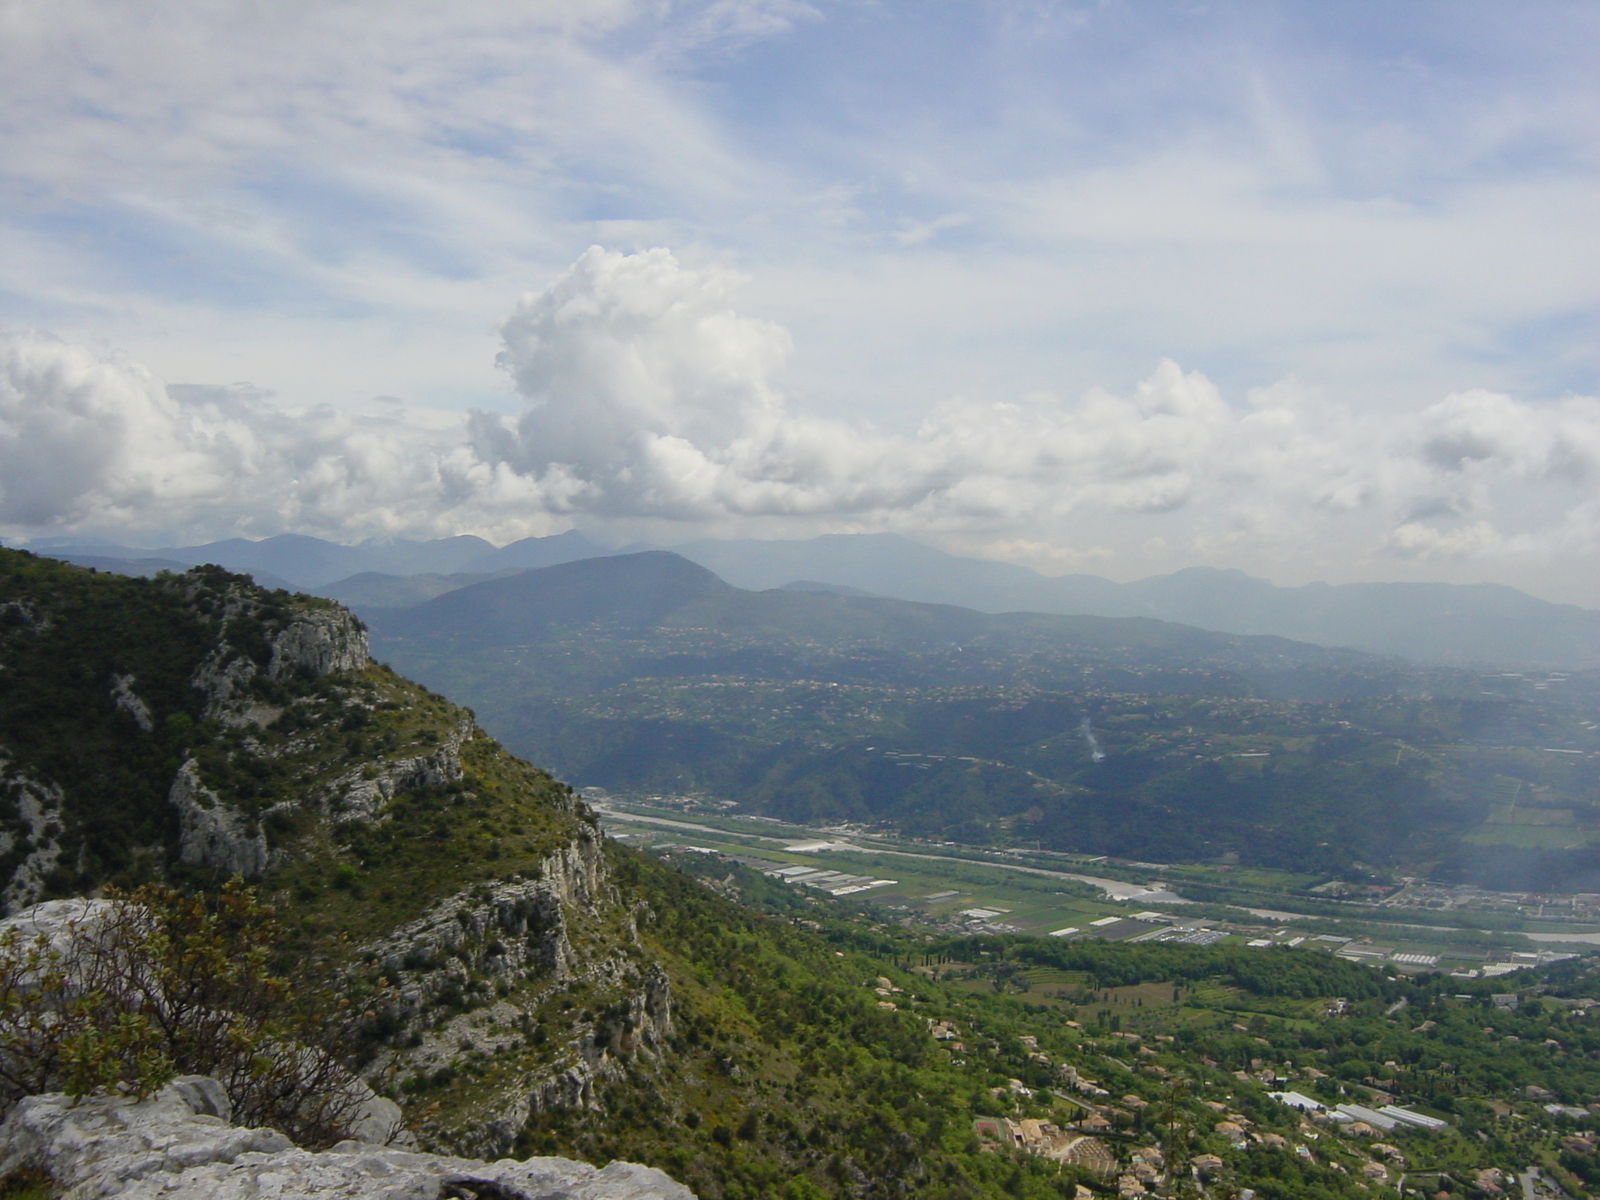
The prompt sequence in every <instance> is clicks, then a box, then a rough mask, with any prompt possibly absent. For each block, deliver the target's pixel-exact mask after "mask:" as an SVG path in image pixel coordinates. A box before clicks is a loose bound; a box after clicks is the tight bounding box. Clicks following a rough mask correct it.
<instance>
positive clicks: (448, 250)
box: [0, 0, 1600, 605]
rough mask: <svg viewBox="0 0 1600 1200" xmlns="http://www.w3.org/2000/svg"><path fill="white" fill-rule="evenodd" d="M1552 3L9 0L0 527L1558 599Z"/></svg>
mask: <svg viewBox="0 0 1600 1200" xmlns="http://www.w3.org/2000/svg"><path fill="white" fill-rule="evenodd" d="M1597 26H1600V10H1597V9H1596V8H1595V7H1594V6H1593V5H1592V4H1563V3H1555V2H1550V3H1540V4H1536V5H1517V6H1512V5H1506V4H1499V3H1476V4H1475V3H1470V2H1453V3H1431V4H1430V3H1414V4H1405V5H1396V4H1392V3H1340V4H1336V5H1330V4H1327V3H1272V2H1269V0H1256V2H1253V3H1244V2H1240V3H1158V2H1151V3H1139V4H1119V3H1059V4H1058V3H1015V4H1008V3H998V2H994V3H971V4H894V3H865V2H862V3H856V2H849V0H845V2H841V3H816V4H801V3H793V2H790V0H747V2H739V0H723V2H709V3H695V4H676V3H670V2H666V0H656V2H652V3H645V2H642V0H640V2H631V0H590V2H588V3H571V4H563V3H543V4H539V3H535V4H527V3H516V4H513V3H470V2H464V3H457V4H451V5H448V6H446V5H442V4H423V3H410V2H389V3H381V4H380V3H375V2H349V0H346V2H342V3H341V2H337V0H335V2H332V3H322V4H310V3H292V4H291V3H285V4H277V5H268V6H261V5H255V4H249V3H244V2H243V0H237V2H228V0H208V2H205V3H200V2H192V0H191V2H181V0H169V2H166V3H152V4H149V5H138V6H130V5H119V4H113V3H110V2H109V0H94V2H83V0H52V2H50V3H42V2H39V0H13V2H12V3H11V4H9V5H8V6H7V7H6V8H5V9H4V10H3V11H0V139H3V141H0V330H4V331H5V333H6V336H7V337H8V338H9V341H8V342H7V343H6V346H7V349H5V350H4V354H5V357H4V358H3V359H0V365H3V367H4V370H3V372H0V531H3V532H4V533H6V534H7V535H8V536H11V537H13V538H22V537H29V536H39V535H42V534H55V535H59V534H63V533H67V534H79V535H83V536H89V535H111V536H118V537H122V538H124V539H127V540H143V541H145V542H146V543H152V542H158V541H162V540H166V539H167V538H172V537H185V538H187V537H194V538H200V537H210V536H223V535H228V534H233V533H239V534H243V535H245V536H263V535H266V534H270V533H275V532H280V531H283V530H286V529H294V530H299V531H303V532H310V533H318V534H321V535H323V536H335V537H342V538H345V539H347V540H354V539H356V538H359V537H366V536H428V535H433V534H439V533H452V532H475V533H480V534H484V535H486V536H490V537H494V538H498V539H502V540H504V539H507V538H510V537H513V536H519V535H522V534H526V533H544V532H555V531H559V530H560V529H562V528H567V527H570V526H572V525H574V524H576V525H578V526H580V527H583V528H585V529H586V530H589V531H591V532H593V533H595V534H596V535H598V536H602V537H612V538H616V539H627V538H632V537H637V536H643V537H650V538H653V539H655V540H658V541H663V542H671V541H673V540H677V539H680V538H689V537H693V536H697V535H700V534H705V533H711V534H722V535H732V534H738V535H747V536H804V535H806V534H809V533H819V532H827V531H837V530H867V529H883V528H893V529H897V530H899V531H901V532H905V533H908V534H911V535H913V536H919V537H924V538H926V539H928V540H931V541H936V542H939V543H940V544H943V545H946V546H949V547H950V548H952V549H957V550H961V551H964V552H969V553H983V554H991V555H995V556H999V557H1006V558H1010V559H1013V560H1016V561H1022V562H1027V563H1029V564H1030V565H1035V566H1038V567H1040V568H1041V569H1044V570H1047V571H1064V570H1093V571H1098V572H1101V573H1106V574H1111V575H1114V576H1118V577H1124V578H1126V577H1132V576H1136V575H1139V574H1145V573H1150V572H1153V571H1158V570H1169V569H1173V568H1175V567H1180V566H1185V565H1190V564H1192V563H1196V562H1208V563H1214V564H1217V565H1228V566H1241V567H1244V568H1246V569H1248V570H1252V571H1254V572H1256V573H1258V574H1263V575H1267V576H1269V577H1272V578H1276V579H1280V580H1282V581H1285V582H1295V581H1299V580H1303V579H1310V578H1328V579H1346V578H1447V579H1458V580H1471V579H1503V580H1506V581H1508V582H1517V583H1519V584H1521V585H1523V586H1529V587H1532V588H1534V589H1535V590H1539V591H1541V592H1542V593H1543V594H1547V595H1552V596H1558V597H1560V598H1563V599H1573V600H1578V601H1581V602H1584V603H1589V604H1593V605H1600V588H1597V586H1596V585H1594V584H1592V583H1591V582H1590V581H1591V580H1593V579H1595V578H1596V577H1597V576H1596V572H1595V569H1594V568H1595V567H1596V566H1597V565H1600V563H1597V562H1596V555H1597V547H1600V496H1597V494H1596V486H1595V481H1596V479H1597V478H1600V412H1597V409H1596V406H1595V403H1594V402H1593V399H1592V398H1593V397H1594V396H1595V395H1596V393H1597V391H1600V381H1597V379H1596V375H1597V370H1600V348H1597V336H1596V335H1597V321H1596V316H1597V308H1600V294H1597V293H1600V271H1597V270H1596V266H1597V265H1600V264H1597V259H1600V253H1597V252H1600V222H1597V221H1596V220H1595V219H1594V214H1595V213H1596V212H1600V153H1597V130H1600V121H1597V118H1600V83H1597V82H1596V80H1597V78H1600V72H1597V71H1596V70H1595V61H1594V59H1595V54H1594V47H1595V46H1596V45H1597V44H1600V28H1597ZM591 246H599V247H601V248H602V251H603V255H602V257H594V256H593V255H590V254H589V249H588V248H589V247H591ZM661 252H667V253H668V254H669V255H670V256H669V257H662V256H661ZM652 254H654V257H652ZM586 255H587V257H586ZM604 255H609V256H610V257H604ZM561 298H564V299H561ZM558 299H561V303H558V302H557V301H558ZM561 304H565V305H566V308H564V309H563V308H562V307H561ZM497 358H498V359H499V365H498V366H497ZM1164 364H1165V365H1164ZM175 384H182V385H186V386H185V387H183V388H180V389H176V390H174V391H168V390H167V387H168V385H175ZM234 385H244V386H234ZM474 412H475V413H476V414H477V415H476V416H473V415H471V414H473V413H474Z"/></svg>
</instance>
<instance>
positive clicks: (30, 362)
mask: <svg viewBox="0 0 1600 1200" xmlns="http://www.w3.org/2000/svg"><path fill="white" fill-rule="evenodd" d="M742 282H743V281H742V280H741V279H740V277H738V276H737V275H735V274H733V273H731V272H729V271H727V270H725V269H723V268H719V267H694V266H686V265H684V264H682V263H680V262H679V261H678V259H677V258H675V257H674V255H673V254H671V253H670V252H668V251H667V250H664V249H656V250H650V251H646V252H641V253H637V254H624V253H620V252H616V251H608V250H603V249H600V248H598V247H596V248H592V249H590V250H589V251H587V252H586V253H584V254H583V255H582V256H581V257H580V258H579V259H578V260H577V261H576V262H575V263H574V264H573V265H572V266H571V267H570V268H569V269H568V270H566V271H565V272H564V273H563V274H562V275H561V276H560V277H559V278H558V279H556V280H555V282H553V283H552V284H550V285H549V286H548V287H546V288H545V289H544V290H542V291H540V292H537V293H530V294H529V295H527V296H526V297H524V298H523V299H522V300H521V301H520V302H519V303H518V304H517V306H516V308H515V310H514V311H513V312H512V314H511V315H510V316H509V317H508V318H507V319H506V320H505V322H504V324H503V326H502V328H501V331H500V332H501V339H502V350H501V352H500V355H499V360H498V362H499V365H500V367H501V368H503V370H504V371H505V372H506V373H507V375H508V376H509V378H510V380H511V381H512V384H513V386H514V388H515V390H516V394H517V396H518V397H519V398H520V401H521V403H522V412H521V413H520V415H515V416H506V415H503V414H495V413H489V412H483V411H478V412H474V413H471V414H469V415H467V416H465V417H457V416H455V415H453V414H440V413H428V412H416V411H409V410H406V409H404V408H403V407H402V406H397V405H391V406H388V407H387V408H385V407H384V406H378V408H377V409H375V410H374V411H372V412H369V413H366V414H364V415H363V414H351V413H345V412H339V411H336V410H333V409H330V408H322V407H296V406H294V405H293V404H286V403H283V402H281V401H279V400H277V399H276V398H275V397H273V396H271V395H269V394H266V393H263V392H261V391H258V390H256V389H253V388H249V387H246V386H242V385H236V386H232V387H200V386H185V387H168V386H165V385H164V384H163V383H162V382H161V381H160V380H159V379H157V378H156V377H155V376H154V375H153V374H152V372H151V371H149V370H148V369H147V368H145V367H143V366H141V365H140V364H138V363H137V362H134V361H132V360H130V359H128V358H126V357H122V356H110V357H106V356H101V355H97V354H95V353H93V352H91V351H90V350H88V349H86V348H85V347H83V346H80V345H74V344H70V343H67V342H64V341H61V340H58V339H56V338H53V337H50V336H48V335H45V334H39V333H26V334H15V335H11V336H8V337H6V338H5V339H4V340H3V341H0V527H4V528H5V529H6V530H7V531H9V532H10V533H11V534H12V535H13V536H21V535H28V534H33V535H37V534H41V533H63V532H77V533H95V534H106V535H116V536H122V537H130V538H138V537H140V536H145V537H152V536H158V535H173V536H176V535H187V536H193V537H201V536H218V535H225V534H230V533H245V534H249V535H253V536H262V535H266V534H271V533H276V532H281V531H285V530H298V531H302V532H308V533H317V534H322V535H325V536H333V537H338V538H344V539H350V538H352V537H354V536H373V535H377V536H383V535H396V534H406V535H423V536H425V535H438V534H448V533H457V532H475V533H481V534H485V535H488V536H491V537H500V538H509V537H513V536H521V535H524V534H528V533H547V532H552V531H554V530H557V529H559V528H562V527H564V526H565V525H567V524H570V523H571V522H572V521H573V520H579V521H581V522H584V523H586V524H587V525H590V526H599V527H602V528H603V527H606V526H611V527H614V528H616V529H618V530H629V529H633V530H641V529H645V530H655V531H658V532H659V531H668V532H670V531H673V530H677V531H679V532H681V534H682V535H683V536H692V535H693V534H695V533H697V532H700V531H702V530H706V529H716V530H722V531H729V530H733V529H739V530H742V531H744V532H748V533H755V534H760V533H762V532H772V531H782V532H794V531H796V530H798V529H807V530H810V531H813V532H821V531H823V530H826V529H851V530H855V529H885V528H888V529H897V530H901V531H904V532H910V533H920V534H923V535H927V536H935V537H941V536H942V537H945V538H954V539H956V540H958V541H959V540H960V539H963V538H969V539H980V540H983V539H987V540H988V541H991V542H994V541H998V542H1008V541H1009V542H1010V543H1012V544H1013V545H1022V544H1025V543H1028V544H1033V545H1036V546H1043V547H1046V548H1049V547H1056V548H1058V549H1059V550H1061V551H1062V552H1063V553H1065V554H1067V555H1069V556H1070V554H1071V553H1072V552H1073V548H1074V547H1077V548H1078V549H1079V550H1088V549H1090V548H1092V546H1093V545H1094V544H1095V539H1096V538H1100V539H1101V540H1102V541H1103V540H1104V539H1105V538H1107V537H1122V538H1124V539H1126V538H1149V539H1155V540H1158V541H1160V542H1161V543H1162V544H1163V545H1165V546H1167V547H1169V548H1170V549H1171V551H1172V552H1173V553H1175V554H1178V555H1180V556H1181V557H1184V558H1187V559H1188V560H1190V561H1192V560H1194V559H1195V558H1201V559H1207V560H1217V559H1219V558H1222V559H1227V558H1229V557H1232V558H1239V557H1241V556H1249V555H1256V556H1260V555H1267V556H1269V557H1270V556H1272V555H1277V556H1279V557H1282V556H1283V555H1285V554H1288V553H1291V552H1293V548H1294V547H1296V546H1299V547H1302V548H1303V547H1304V546H1305V545H1306V544H1308V543H1319V542H1320V543H1338V544H1340V545H1342V546H1344V547H1346V549H1347V550H1348V551H1349V552H1351V553H1355V554H1364V555H1367V556H1369V557H1370V556H1374V555H1377V556H1382V555H1388V556H1391V557H1392V558H1394V559H1407V558H1409V559H1422V560H1449V559H1460V558H1464V557H1465V558H1471V557H1476V558H1479V559H1483V558H1486V557H1490V558H1492V557H1494V556H1504V555H1524V556H1527V555H1532V556H1535V557H1550V556H1554V555H1574V554H1577V555H1587V554H1592V553H1593V552H1594V551H1595V549H1596V541H1597V535H1600V506H1597V504H1596V501H1595V499H1594V496H1595V491H1596V489H1595V481H1596V479H1597V477H1600V401H1596V400H1595V399H1593V398H1588V397H1568V398H1565V399H1562V400H1559V401H1552V402H1546V403H1538V404H1534V403H1529V402H1526V401H1522V400H1518V399H1516V398H1513V397H1510V396H1506V395H1502V394H1497V393H1493V392H1488V391H1481V390H1479V391H1467V392H1461V393H1457V394H1452V395H1448V396H1445V397H1443V398H1439V399H1435V400H1431V401H1424V402H1422V403H1419V404H1417V405H1415V406H1414V407H1412V408H1410V409H1406V410H1399V411H1395V412H1391V413H1389V414H1385V415H1378V414H1373V413H1370V412H1361V411H1358V410H1352V409H1350V408H1348V407H1346V406H1344V405H1341V404H1339V403H1337V402H1335V401H1333V400H1330V399H1328V398H1326V397H1324V396H1321V395H1318V394H1317V393H1315V392H1314V391H1311V390H1308V389H1306V388H1303V387H1300V386H1298V385H1296V384H1295V383H1294V382H1293V381H1288V382H1283V383H1279V384H1277V385H1274V386H1270V387H1265V388H1261V389H1258V390H1256V391H1254V392H1252V393H1250V394H1249V395H1247V396H1245V397H1237V398H1232V399H1230V398H1228V397H1225V396H1224V395H1222V394H1221V393H1220V392H1219V389H1218V388H1217V387H1216V386H1214V385H1213V384H1212V383H1211V382H1210V381H1208V380H1207V379H1206V378H1205V377H1204V376H1203V375H1201V374H1199V373H1198V372H1192V371H1191V372H1185V371H1184V370H1183V369H1182V368H1180V367H1179V366H1178V365H1177V364H1175V363H1173V362H1171V361H1162V362H1161V363H1159V365H1157V366H1156V368H1155V370H1154V371H1153V373H1151V374H1150V376H1149V377H1148V378H1147V379H1146V380H1145V381H1144V382H1142V383H1140V384H1139V385H1138V386H1137V387H1136V388H1134V389H1132V391H1131V392H1130V393H1129V394H1127V395H1116V394H1113V393H1111V392H1108V391H1104V390H1100V389H1095V390H1091V391H1089V392H1088V393H1086V394H1084V395H1081V396H1079V397H1076V398H1073V399H1066V400H1064V399H1061V398H1059V397H1056V396H1053V395H1049V394H1043V393H1040V394H1033V395H1030V396H1027V397H1025V398H1021V399H1017V400H1014V401H1008V402H992V401H984V400H977V399H963V398H959V397H958V398H947V399H943V400H942V401H940V402H938V403H935V404H931V405H930V406H929V407H928V409H927V410H926V414H925V417H924V419H923V420H922V421H921V422H920V423H919V424H917V425H916V426H915V427H914V428H904V429H900V430H885V429H881V428H878V427H875V426H874V425H873V424H872V423H870V422H868V421H866V420H863V419H849V418H843V417H838V416H832V417H828V416H822V415H819V414H817V413H815V412H810V411H807V410H806V409H805V408H804V407H803V406H801V405H798V404H796V403H795V402H794V401H793V400H792V399H791V398H790V397H789V396H787V395H786V394H785V392H784V390H783V388H782V386H781V384H780V377H781V373H782V372H783V370H784V368H785V364H786V362H787V361H788V360H789V358H790V357H791V355H792V354H793V353H794V346H793V343H792V339H791V337H790V335H789V334H788V332H787V331H786V330H784V329H783V328H782V327H780V326H778V325H775V324H773V323H771V322H770V321H766V320H761V319H758V318H755V317H751V316H748V315H742V314H741V313H740V312H739V311H738V310H737V308H736V307H735V302H736V298H737V297H736V293H737V291H738V289H739V288H740V286H741V285H742ZM1046 558H1048V554H1046Z"/></svg>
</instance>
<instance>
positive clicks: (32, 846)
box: [0, 752, 66, 913]
mask: <svg viewBox="0 0 1600 1200" xmlns="http://www.w3.org/2000/svg"><path fill="white" fill-rule="evenodd" d="M65 803H66V797H65V796H63V795H62V792H61V788H60V787H59V786H58V785H56V784H48V785H47V784H43V783H40V782H38V781H37V780H34V779H31V778H29V777H28V776H27V775H24V774H21V773H20V772H12V771H11V770H10V763H9V762H8V761H7V759H6V757H5V755H4V753H3V752H0V805H4V807H6V808H9V809H10V810H11V811H10V812H8V813H5V814H4V816H5V817H6V818H9V819H7V820H5V822H4V825H3V826H0V858H4V857H6V856H8V855H11V854H12V853H14V852H16V851H21V852H22V860H21V861H20V862H18V863H17V865H16V868H15V870H14V871H13V872H12V875H11V879H10V881H9V882H8V883H7V884H6V888H5V891H4V892H0V904H3V905H4V910H5V911H6V912H8V913H11V912H17V911H19V910H20V909H23V908H26V907H27V906H28V905H30V904H32V903H33V902H34V901H36V900H37V899H38V898H39V896H40V894H41V893H42V892H43V891H44V881H45V877H46V876H48V875H49V874H50V872H51V871H53V870H55V868H56V863H57V862H59V861H60V858H61V834H62V817H61V810H62V807H63V805H64V804H65Z"/></svg>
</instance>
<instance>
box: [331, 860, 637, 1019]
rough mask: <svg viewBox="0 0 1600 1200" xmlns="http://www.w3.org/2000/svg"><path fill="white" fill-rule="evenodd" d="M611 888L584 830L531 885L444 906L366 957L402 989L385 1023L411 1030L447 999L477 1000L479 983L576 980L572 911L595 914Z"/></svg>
mask: <svg viewBox="0 0 1600 1200" xmlns="http://www.w3.org/2000/svg"><path fill="white" fill-rule="evenodd" d="M605 881H606V867H605V859H604V856H603V855H602V854H601V852H600V845H599V840H598V838H596V837H595V836H594V835H593V834H592V833H590V832H589V831H588V830H583V831H582V832H581V833H580V835H579V836H578V837H576V838H574V839H573V841H572V842H570V843H568V844H567V845H565V846H563V847H562V848H561V849H560V850H558V851H556V852H555V853H554V854H551V855H549V856H548V857H547V858H545V859H544V860H543V861H542V862H541V863H540V865H539V869H538V870H537V871H536V872H535V873H534V874H533V877H531V878H525V879H519V880H513V881H509V882H505V883H498V884H486V885H481V886H479V887H477V888H473V889H470V890H469V891H465V892H460V893H458V894H456V895H454V896H451V897H449V898H448V899H446V900H443V901H440V902H439V903H438V904H436V905H434V907H433V908H431V909H429V910H428V912H426V913H425V914H423V915H422V916H421V917H419V918H418V919H417V920H415V921H412V922H409V923H408V924H406V925H402V926H401V927H400V928H398V929H396V930H395V931H394V932H393V933H391V934H389V935H388V936H387V937H385V938H384V939H383V940H382V941H380V942H377V943H375V944H373V945H371V946H369V947H367V948H366V949H365V950H364V951H363V952H362V955H361V957H362V959H363V960H364V961H366V962H367V963H369V964H371V965H372V966H373V967H374V968H375V969H376V970H377V971H378V972H379V973H380V974H382V975H384V976H385V977H386V978H388V979H389V980H390V981H391V982H393V983H394V984H395V986H394V987H393V988H392V989H391V999H390V1002H389V1006H388V1009H387V1011H386V1012H385V1017H386V1018H387V1019H388V1020H389V1021H390V1022H393V1023H396V1024H398V1025H400V1026H402V1027H409V1026H411V1025H412V1024H413V1023H415V1022H416V1021H417V1020H418V1019H420V1018H422V1017H424V1016H425V1015H426V1014H427V1013H428V1012H429V1011H430V1010H431V1009H432V1008H433V1007H434V1006H435V1004H436V1003H437V1002H438V1001H439V999H440V998H441V997H444V996H451V997H458V996H462V995H465V994H470V992H471V991H472V990H473V983H474V981H475V980H477V979H485V980H489V981H493V982H500V981H505V982H510V981H513V980H517V979H527V978H531V977H534V976H543V977H545V978H547V979H549V980H550V981H551V982H557V983H559V982H566V981H568V980H570V979H572V978H573V977H574V976H575V974H576V969H575V961H574V955H573V951H572V942H571V939H570V938H569V936H568V931H567V912H568V910H572V909H576V910H579V911H583V912H589V913H592V912H593V910H594V906H595V903H596V901H597V900H598V899H599V897H600V896H601V894H602V892H603V890H604V888H605Z"/></svg>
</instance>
